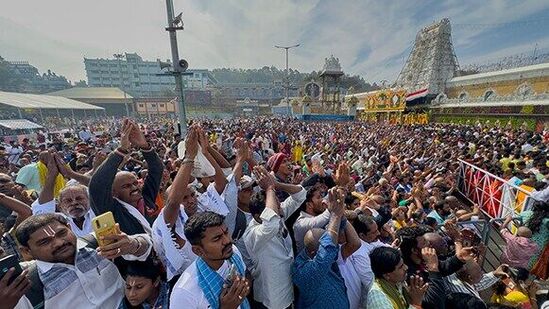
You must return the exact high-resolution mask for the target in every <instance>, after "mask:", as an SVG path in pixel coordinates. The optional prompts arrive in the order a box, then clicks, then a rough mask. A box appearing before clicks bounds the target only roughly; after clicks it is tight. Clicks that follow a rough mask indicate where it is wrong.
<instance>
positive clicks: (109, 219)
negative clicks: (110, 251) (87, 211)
mask: <svg viewBox="0 0 549 309" xmlns="http://www.w3.org/2000/svg"><path fill="white" fill-rule="evenodd" d="M92 227H93V231H94V232H95V238H97V243H98V244H99V246H100V247H103V246H105V245H108V244H110V243H112V242H111V241H105V240H101V236H107V235H116V234H118V232H117V230H116V223H115V222H114V217H113V215H112V212H110V211H109V212H106V213H104V214H102V215H99V216H97V217H95V218H94V219H93V220H92Z"/></svg>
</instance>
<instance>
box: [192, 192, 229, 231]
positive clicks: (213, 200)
mask: <svg viewBox="0 0 549 309" xmlns="http://www.w3.org/2000/svg"><path fill="white" fill-rule="evenodd" d="M198 208H199V209H200V211H213V212H215V213H218V214H220V215H222V216H226V215H228V214H229V208H228V207H227V205H226V204H225V201H224V200H223V197H222V196H221V195H220V194H219V193H218V192H217V190H216V189H215V183H210V184H209V185H208V188H207V189H206V192H204V193H202V194H200V195H199V196H198ZM233 227H234V225H233Z"/></svg>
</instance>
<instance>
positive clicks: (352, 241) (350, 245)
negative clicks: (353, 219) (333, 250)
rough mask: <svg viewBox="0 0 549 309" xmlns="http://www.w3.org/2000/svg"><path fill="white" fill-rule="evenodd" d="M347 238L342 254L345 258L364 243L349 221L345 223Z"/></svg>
mask: <svg viewBox="0 0 549 309" xmlns="http://www.w3.org/2000/svg"><path fill="white" fill-rule="evenodd" d="M345 239H346V242H345V244H343V246H342V247H341V256H342V257H343V259H347V258H348V257H349V256H351V255H352V254H353V253H355V252H356V251H357V250H358V249H359V248H360V246H361V245H362V243H361V242H360V238H359V237H358V234H357V233H356V231H355V228H354V227H353V225H352V224H351V223H349V222H347V223H346V224H345Z"/></svg>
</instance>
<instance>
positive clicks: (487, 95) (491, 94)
mask: <svg viewBox="0 0 549 309" xmlns="http://www.w3.org/2000/svg"><path fill="white" fill-rule="evenodd" d="M494 95H495V93H494V91H492V90H488V91H486V92H485V93H484V101H488V100H489V99H490V98H493V97H494Z"/></svg>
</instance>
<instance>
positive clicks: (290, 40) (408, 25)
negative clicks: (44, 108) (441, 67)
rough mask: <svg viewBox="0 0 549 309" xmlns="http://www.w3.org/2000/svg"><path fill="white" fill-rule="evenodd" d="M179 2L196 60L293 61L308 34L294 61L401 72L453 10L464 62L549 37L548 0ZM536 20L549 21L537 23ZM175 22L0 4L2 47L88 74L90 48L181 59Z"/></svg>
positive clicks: (182, 45) (384, 75)
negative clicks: (431, 28) (421, 35)
mask: <svg viewBox="0 0 549 309" xmlns="http://www.w3.org/2000/svg"><path fill="white" fill-rule="evenodd" d="M175 6H176V14H177V13H178V12H181V11H182V12H183V19H184V23H185V30H184V31H181V32H178V40H179V53H180V55H181V57H182V58H185V59H187V60H188V61H189V63H190V67H191V68H209V69H211V68H216V67H233V68H240V67H241V68H257V67H261V66H264V65H267V66H271V65H274V66H277V67H279V68H283V67H284V66H285V58H284V53H283V51H282V50H279V49H276V48H274V45H276V44H278V45H290V44H295V43H301V46H300V47H299V48H296V49H292V50H291V51H290V57H289V63H290V66H291V67H292V68H294V69H298V70H300V71H312V70H320V69H321V68H322V65H323V61H324V58H325V57H328V56H329V55H330V54H334V56H336V57H338V58H339V59H340V61H341V64H342V66H343V69H344V71H345V72H347V73H351V74H359V75H362V76H364V78H365V79H366V80H368V81H371V82H374V81H380V80H383V79H387V80H390V81H392V80H395V79H396V77H397V75H398V73H399V71H400V69H401V68H402V66H403V65H404V62H405V61H406V58H407V56H408V54H409V53H410V50H411V48H412V45H413V41H414V38H415V35H416V33H417V31H418V30H419V29H421V28H422V27H424V26H426V25H428V24H430V23H432V22H433V21H437V20H440V19H441V18H444V17H449V18H450V20H451V22H452V24H453V41H454V46H455V50H456V53H457V55H458V57H459V61H460V63H470V62H472V61H474V60H475V59H485V60H486V61H487V60H489V59H491V58H490V57H495V56H500V55H501V56H503V55H505V54H504V53H505V52H521V51H523V48H524V49H528V48H530V47H531V46H532V45H533V44H535V43H536V42H537V43H538V44H539V47H541V48H545V47H548V46H547V45H548V44H549V42H548V40H549V33H547V31H544V30H543V29H547V27H546V26H547V24H548V23H549V3H547V2H546V1H510V0H506V1H505V0H490V1H472V0H467V1H458V0H451V1H437V0H430V1H420V0H416V1H373V0H369V1H362V0H348V1H327V0H294V1H292V0H279V1H268V0H246V1H245V0H215V1H214V0H186V1H183V0H179V1H175ZM21 12H25V14H21ZM536 19H537V20H540V22H541V26H540V24H538V25H532V24H531V23H529V22H528V21H529V20H536ZM543 19H545V20H546V21H545V23H544V21H543ZM505 23H510V24H505ZM472 24H474V25H472ZM479 24H480V25H479ZM165 25H166V8H165V3H164V1H162V0H156V1H150V0H117V1H110V0H95V1H74V0H56V1H53V2H52V1H38V0H27V1H18V2H15V1H10V3H9V4H7V5H6V4H4V5H3V8H2V11H0V55H2V56H4V57H5V58H7V59H10V60H28V61H29V62H31V63H33V64H36V65H37V66H38V67H39V69H41V70H45V69H48V68H51V69H53V70H54V71H56V72H57V73H58V74H63V75H66V76H67V77H68V78H69V79H72V80H78V79H84V78H85V72H84V66H83V58H84V57H88V58H96V57H97V58H106V57H112V54H113V53H115V52H137V53H138V54H140V55H141V56H142V57H143V58H144V59H150V60H154V59H156V58H161V59H167V58H171V57H170V48H169V40H168V34H167V33H166V31H164V27H165ZM543 26H545V27H543Z"/></svg>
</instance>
